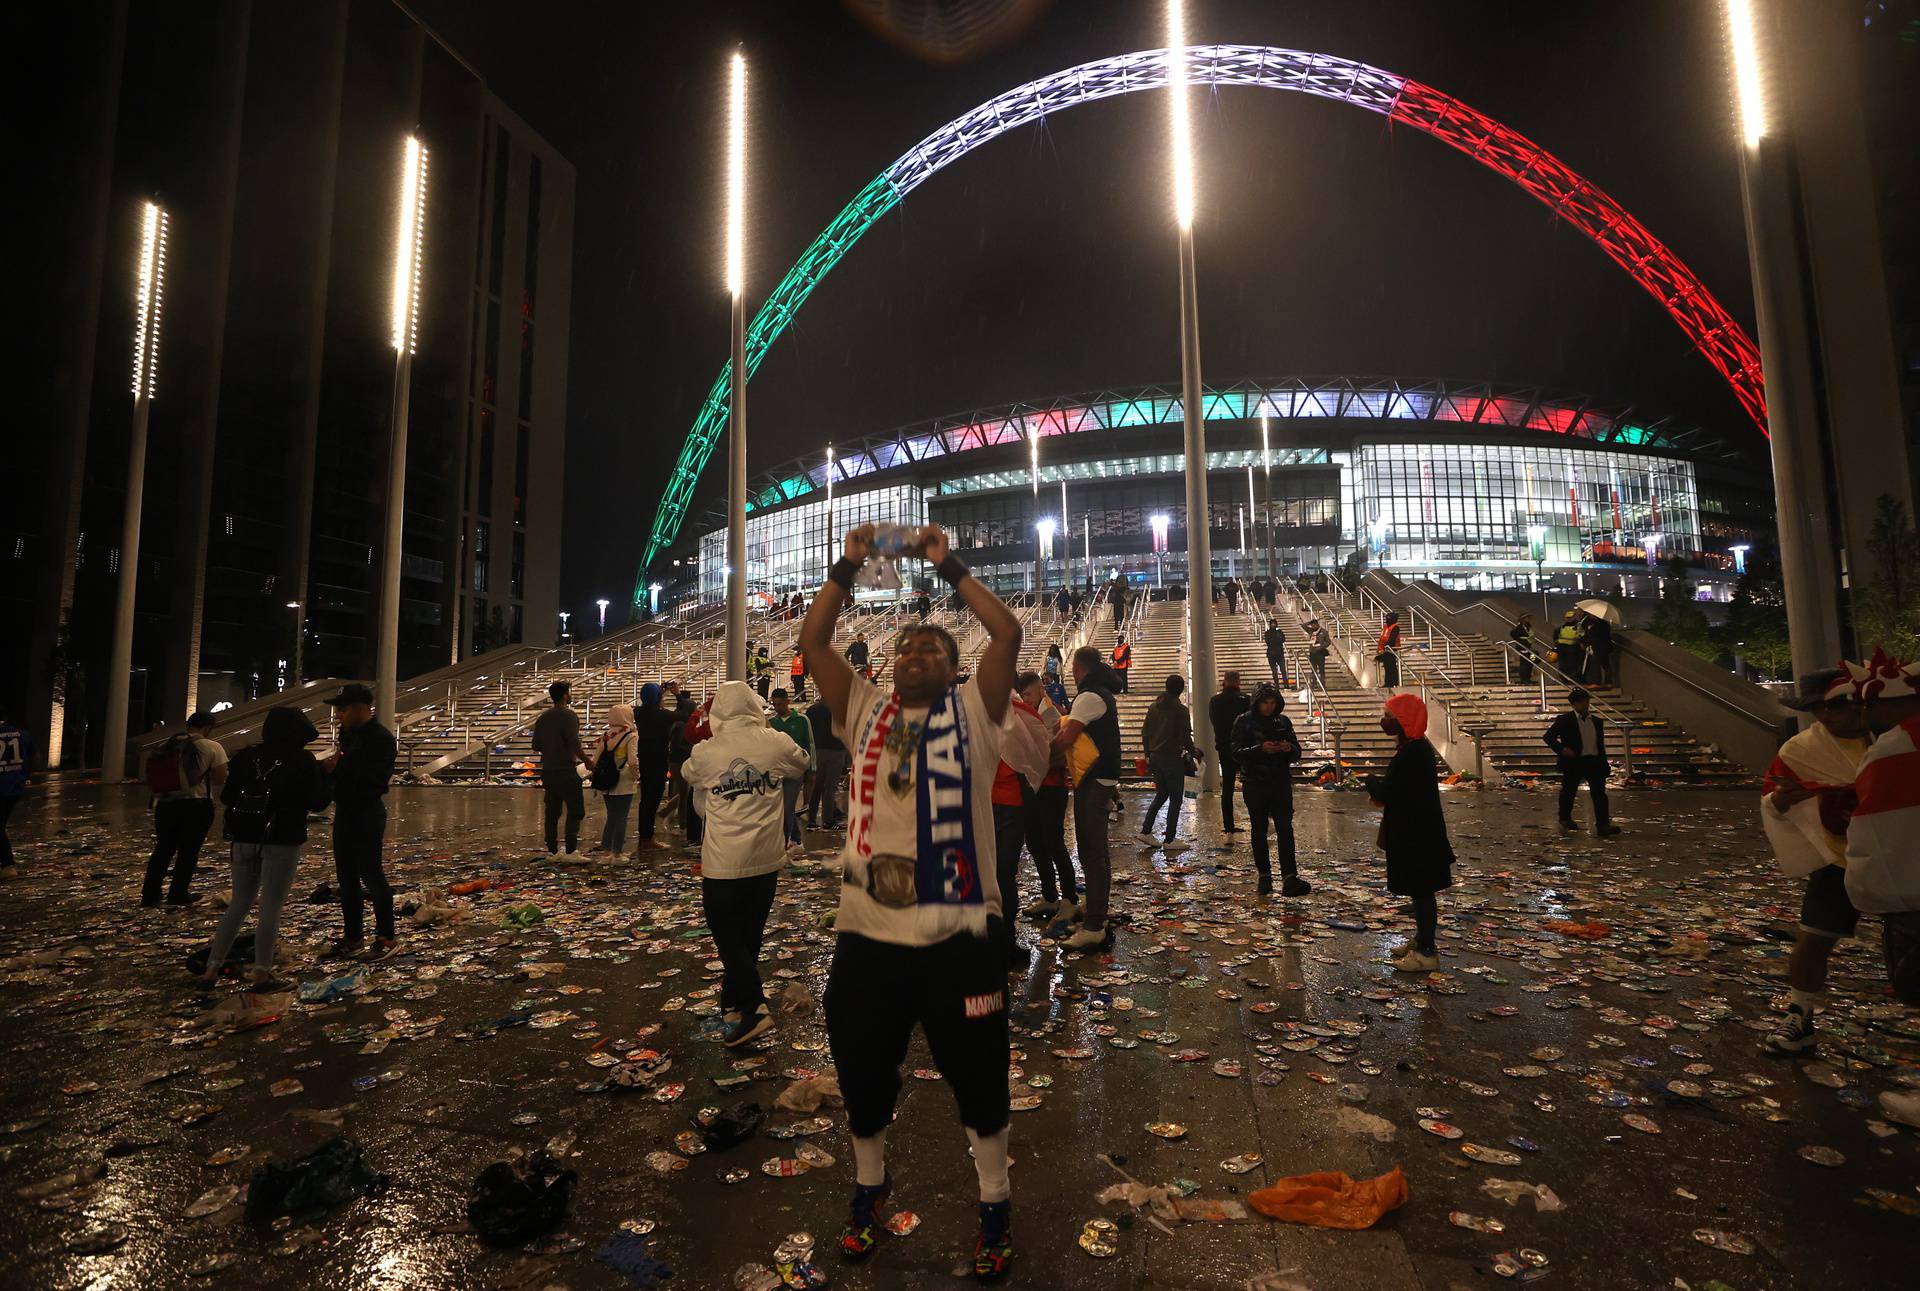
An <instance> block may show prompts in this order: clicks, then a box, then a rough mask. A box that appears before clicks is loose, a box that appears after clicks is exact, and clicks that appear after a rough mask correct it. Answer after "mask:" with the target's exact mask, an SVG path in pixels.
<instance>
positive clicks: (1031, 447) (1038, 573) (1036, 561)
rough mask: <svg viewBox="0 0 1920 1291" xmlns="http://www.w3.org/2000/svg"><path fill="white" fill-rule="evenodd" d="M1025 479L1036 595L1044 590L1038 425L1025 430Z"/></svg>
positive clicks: (1045, 574)
mask: <svg viewBox="0 0 1920 1291" xmlns="http://www.w3.org/2000/svg"><path fill="white" fill-rule="evenodd" d="M1027 480H1028V482H1029V483H1030V484H1032V485H1033V520H1034V526H1035V527H1034V531H1033V590H1034V593H1035V594H1036V595H1037V594H1039V593H1040V592H1041V591H1044V590H1045V587H1044V580H1045V578H1046V576H1047V571H1046V567H1045V566H1044V565H1042V564H1041V563H1040V562H1041V561H1043V560H1045V559H1046V557H1045V556H1044V555H1043V554H1042V552H1041V549H1040V529H1039V523H1040V427H1038V426H1034V427H1033V428H1032V429H1030V430H1029V431H1027Z"/></svg>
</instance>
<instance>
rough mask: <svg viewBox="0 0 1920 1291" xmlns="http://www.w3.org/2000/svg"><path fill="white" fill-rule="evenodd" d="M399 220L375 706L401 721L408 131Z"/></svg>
mask: <svg viewBox="0 0 1920 1291" xmlns="http://www.w3.org/2000/svg"><path fill="white" fill-rule="evenodd" d="M401 157H402V161H401V167H400V222H399V224H398V226H397V227H396V228H395V230H394V238H393V320H392V323H393V328H392V330H393V336H392V340H393V434H392V436H391V438H390V439H389V441H388V445H387V531H386V538H385V541H384V543H383V544H382V546H381V557H380V629H379V630H380V636H379V649H378V650H377V651H376V652H375V663H374V674H373V688H374V695H373V698H374V705H375V707H377V708H378V709H379V711H380V713H381V715H382V716H384V717H385V718H386V719H387V721H388V722H395V721H398V720H399V714H398V713H397V712H395V709H394V706H395V704H396V702H397V701H398V699H399V693H400V539H401V535H402V533H403V531H404V529H405V523H404V522H405V519H406V510H407V404H408V402H409V396H410V394H411V392H412V388H413V351H414V348H415V346H416V344H417V343H418V341H419V338H420V269H421V258H422V256H423V255H424V253H425V251H426V227H427V219H426V215H427V149H426V145H425V144H423V143H421V142H420V138H419V136H418V135H408V136H407V142H406V145H405V147H404V148H403V149H402V150H401Z"/></svg>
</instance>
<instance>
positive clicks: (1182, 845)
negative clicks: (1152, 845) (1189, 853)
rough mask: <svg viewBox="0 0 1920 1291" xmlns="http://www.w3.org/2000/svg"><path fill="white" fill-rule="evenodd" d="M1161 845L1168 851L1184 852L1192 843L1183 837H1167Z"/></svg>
mask: <svg viewBox="0 0 1920 1291" xmlns="http://www.w3.org/2000/svg"><path fill="white" fill-rule="evenodd" d="M1162 846H1163V847H1164V848H1165V849H1166V850H1167V851H1169V852H1184V851H1186V850H1187V849H1188V848H1190V847H1192V846H1193V844H1192V843H1189V842H1188V841H1187V840H1186V839H1184V838H1169V839H1168V840H1167V841H1166V842H1165V843H1164V844H1162Z"/></svg>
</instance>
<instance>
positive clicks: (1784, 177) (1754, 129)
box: [1727, 0, 1846, 675]
mask: <svg viewBox="0 0 1920 1291" xmlns="http://www.w3.org/2000/svg"><path fill="white" fill-rule="evenodd" d="M1727 19H1728V36H1729V39H1730V42H1731V44H1732V47H1733V63H1734V74H1735V75H1734V81H1735V101H1736V108H1737V111H1738V116H1739V120H1740V126H1741V130H1740V134H1741V139H1740V144H1739V153H1740V198H1741V205H1742V206H1743V207H1744V209H1745V214H1746V226H1747V227H1746V231H1747V259H1748V270H1749V272H1750V273H1751V274H1752V276H1753V312H1754V319H1755V322H1756V323H1757V324H1758V326H1757V328H1756V330H1757V331H1758V332H1759V340H1760V361H1761V368H1762V371H1764V372H1765V373H1766V392H1767V431H1768V437H1769V449H1770V451H1771V453H1772V457H1773V489H1774V498H1775V502H1776V504H1777V505H1776V506H1775V508H1774V522H1775V525H1776V526H1777V528H1778V530H1779V535H1780V582H1781V586H1782V589H1783V590H1784V591H1785V593H1786V601H1787V638H1788V641H1789V644H1790V645H1791V647H1792V651H1793V670H1794V672H1795V673H1796V674H1802V675H1804V674H1806V673H1810V672H1815V671H1817V670H1819V669H1821V668H1830V667H1832V666H1833V661H1834V660H1835V659H1838V658H1840V657H1841V655H1842V652H1843V650H1844V648H1845V647H1844V645H1843V643H1842V634H1841V623H1840V605H1841V602H1842V599H1843V598H1844V596H1845V595H1846V593H1845V591H1844V590H1843V589H1842V588H1841V585H1840V574H1839V569H1838V564H1837V562H1836V561H1835V559H1834V549H1835V547H1836V545H1837V543H1838V541H1839V537H1840V535H1839V529H1838V526H1837V525H1836V524H1835V523H1834V521H1835V519H1836V517H1835V516H1834V515H1833V512H1832V510H1831V508H1830V507H1829V505H1828V497H1829V490H1828V488H1827V483H1828V463H1827V460H1826V456H1827V455H1826V453H1825V451H1824V449H1823V446H1822V445H1821V442H1820V420H1819V415H1818V413H1817V411H1816V407H1815V385H1814V372H1813V350H1812V345H1813V339H1812V338H1811V337H1810V336H1809V335H1808V333H1807V318H1808V314H1809V306H1810V302H1809V301H1808V300H1807V298H1806V282H1805V279H1804V278H1803V275H1802V274H1801V272H1800V258H1801V251H1800V248H1799V245H1798V237H1797V230H1796V228H1795V222H1796V218H1797V217H1796V213H1795V210H1796V208H1795V198H1794V197H1793V196H1792V194H1791V192H1790V191H1789V181H1788V175H1789V173H1790V171H1791V169H1792V164H1793V158H1792V150H1793V149H1792V142H1791V140H1790V139H1788V138H1786V137H1785V136H1784V135H1783V134H1782V132H1780V131H1779V130H1777V129H1776V128H1774V125H1773V123H1770V122H1769V121H1768V114H1767V105H1766V96H1765V79H1764V78H1765V66H1764V55H1765V53H1766V51H1767V50H1768V49H1769V48H1770V47H1772V46H1774V45H1775V44H1776V43H1777V40H1776V33H1775V30H1774V23H1773V14H1772V6H1771V5H1770V4H1768V3H1767V2H1766V0H1728V4H1727Z"/></svg>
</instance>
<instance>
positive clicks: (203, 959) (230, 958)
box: [187, 932, 253, 974]
mask: <svg viewBox="0 0 1920 1291" xmlns="http://www.w3.org/2000/svg"><path fill="white" fill-rule="evenodd" d="M210 949H212V947H210V946H202V947H200V949H198V950H196V951H194V952H193V953H192V954H191V955H188V956H187V971H188V972H190V973H195V974H204V973H205V972H206V971H207V951H209V950H210ZM252 962H253V934H252V933H250V932H243V933H241V934H240V935H239V936H238V937H235V938H234V939H233V945H232V946H230V947H229V948H228V949H227V958H226V962H225V963H223V964H221V966H220V967H221V969H222V970H223V971H224V970H225V969H226V968H228V967H230V966H237V965H241V964H251V963H252Z"/></svg>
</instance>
